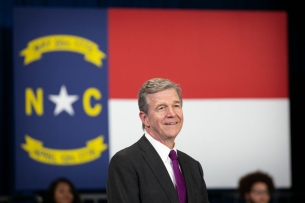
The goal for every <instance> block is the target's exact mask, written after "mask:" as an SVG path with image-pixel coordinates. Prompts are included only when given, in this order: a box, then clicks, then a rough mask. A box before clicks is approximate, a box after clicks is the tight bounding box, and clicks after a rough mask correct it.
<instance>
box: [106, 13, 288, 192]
mask: <svg viewBox="0 0 305 203" xmlns="http://www.w3.org/2000/svg"><path fill="white" fill-rule="evenodd" d="M108 15H109V88H110V89H109V97H110V101H109V119H110V120H109V122H110V129H109V130H110V154H111V156H112V155H113V154H114V153H115V152H117V151H118V150H120V149H122V148H125V147H127V146H129V145H131V144H132V143H134V142H135V141H137V140H138V139H139V138H140V137H141V135H142V134H143V131H142V129H141V121H140V119H139V117H138V112H139V110H138V106H137V92H138V90H139V88H140V87H141V85H142V84H143V83H144V82H145V81H146V80H148V79H150V78H153V77H163V78H168V79H170V80H172V81H174V82H176V83H178V84H180V86H181V88H182V96H183V110H184V117H185V122H184V127H183V129H182V131H181V133H180V134H179V135H178V138H177V139H176V146H177V148H178V149H180V150H182V151H184V152H186V153H188V154H189V155H191V156H192V157H194V158H195V159H197V160H198V161H199V162H200V163H201V164H202V166H203V170H204V173H205V180H206V184H207V187H208V188H210V189H211V188H235V187H236V186H237V183H238V180H239V178H240V177H241V176H242V175H244V174H245V173H248V172H252V171H255V170H263V171H265V172H268V173H270V175H271V176H273V178H274V180H275V184H276V187H290V184H291V180H290V134H289V133H290V127H289V98H288V81H287V80H288V76H287V72H288V58H287V15H286V13H285V12H266V11H208V10H165V9H163V10H162V9H158V10H155V9H110V10H109V13H108Z"/></svg>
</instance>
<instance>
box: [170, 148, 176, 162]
mask: <svg viewBox="0 0 305 203" xmlns="http://www.w3.org/2000/svg"><path fill="white" fill-rule="evenodd" d="M169 158H171V160H177V159H178V158H177V154H176V152H175V150H171V151H170V153H169Z"/></svg>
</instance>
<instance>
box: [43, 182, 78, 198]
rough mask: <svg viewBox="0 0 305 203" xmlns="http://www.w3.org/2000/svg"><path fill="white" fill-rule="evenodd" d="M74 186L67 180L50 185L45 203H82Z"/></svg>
mask: <svg viewBox="0 0 305 203" xmlns="http://www.w3.org/2000/svg"><path fill="white" fill-rule="evenodd" d="M80 202H81V201H80V197H79V194H78V192H77V191H76V189H75V187H74V185H73V184H72V182H71V181H70V180H68V179H67V178H58V179H55V180H53V181H52V182H51V184H50V185H49V188H48V191H47V195H46V199H45V201H44V203H80Z"/></svg>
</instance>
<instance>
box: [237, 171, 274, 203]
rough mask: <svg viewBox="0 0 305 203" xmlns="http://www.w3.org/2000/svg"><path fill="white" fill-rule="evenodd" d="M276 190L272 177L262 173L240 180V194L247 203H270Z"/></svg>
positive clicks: (247, 175) (251, 174)
mask: <svg viewBox="0 0 305 203" xmlns="http://www.w3.org/2000/svg"><path fill="white" fill-rule="evenodd" d="M274 190H275V187H274V184H273V180H272V177H271V176H269V175H268V174H267V173H264V172H261V171H256V172H253V173H249V174H246V175H245V176H243V177H241V178H240V180H239V186H238V193H239V194H240V196H241V197H243V198H244V199H245V201H246V203H269V202H270V197H271V196H272V195H273V193H274Z"/></svg>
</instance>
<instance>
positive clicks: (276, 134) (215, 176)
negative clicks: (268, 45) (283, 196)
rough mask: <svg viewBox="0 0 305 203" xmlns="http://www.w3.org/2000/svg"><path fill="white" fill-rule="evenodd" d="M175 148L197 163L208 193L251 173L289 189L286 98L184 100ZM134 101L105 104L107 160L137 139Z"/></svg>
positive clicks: (138, 127)
mask: <svg viewBox="0 0 305 203" xmlns="http://www.w3.org/2000/svg"><path fill="white" fill-rule="evenodd" d="M183 112H184V126H183V129H182V131H181V133H180V134H179V135H178V137H177V139H176V144H177V145H176V146H177V149H178V150H181V151H184V152H185V153H187V154H189V155H190V156H192V157H193V158H195V159H196V160H198V161H199V162H200V163H201V165H202V167H203V171H204V175H205V181H206V184H207V187H208V189H221V188H232V189H233V188H236V187H237V184H238V180H239V178H240V177H241V176H242V175H244V174H246V173H248V172H252V171H254V170H262V171H265V172H267V173H269V174H270V175H271V176H272V177H273V178H274V182H275V185H276V187H277V188H289V187H290V186H291V165H290V125H289V100H288V99H216V100H212V99H196V100H194V99H184V100H183ZM138 113H139V110H138V106H137V100H124V99H111V100H110V101H109V122H110V125H109V126H110V129H109V130H110V133H109V134H110V156H113V155H114V153H116V152H117V151H119V150H121V149H123V148H125V147H127V146H130V145H131V144H133V143H134V142H136V141H137V140H138V139H139V138H140V137H141V136H142V135H143V131H142V128H141V121H140V118H139V116H138Z"/></svg>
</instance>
